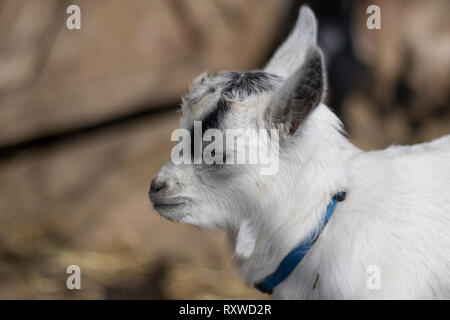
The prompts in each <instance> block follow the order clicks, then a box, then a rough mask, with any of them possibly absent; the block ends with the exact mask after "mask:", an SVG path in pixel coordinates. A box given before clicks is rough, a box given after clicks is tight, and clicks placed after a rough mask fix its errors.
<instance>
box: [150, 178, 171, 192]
mask: <svg viewBox="0 0 450 320" xmlns="http://www.w3.org/2000/svg"><path fill="white" fill-rule="evenodd" d="M166 187H167V184H166V182H165V181H160V180H156V179H153V180H152V184H151V185H150V193H156V192H158V191H161V190H162V189H164V188H166Z"/></svg>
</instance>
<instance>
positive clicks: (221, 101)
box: [149, 6, 450, 299]
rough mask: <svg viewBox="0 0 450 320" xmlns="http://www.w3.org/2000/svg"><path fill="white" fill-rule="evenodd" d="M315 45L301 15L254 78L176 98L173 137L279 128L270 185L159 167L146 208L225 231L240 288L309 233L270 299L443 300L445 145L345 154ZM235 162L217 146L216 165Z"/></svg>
mask: <svg viewBox="0 0 450 320" xmlns="http://www.w3.org/2000/svg"><path fill="white" fill-rule="evenodd" d="M316 38H317V22H316V18H315V16H314V13H313V12H312V11H311V9H309V8H308V7H306V6H303V7H302V8H301V9H300V13H299V18H298V21H297V23H296V26H295V27H294V29H293V31H292V32H291V34H290V35H289V37H288V38H287V40H285V42H284V43H283V44H282V45H281V46H280V48H279V49H278V50H277V51H276V52H275V54H274V56H273V57H272V58H271V60H270V61H269V63H268V64H267V65H266V67H265V68H264V69H263V70H256V71H251V72H245V73H241V72H219V73H216V74H209V73H207V72H205V73H203V74H202V75H200V76H199V77H198V78H197V79H196V80H194V82H193V84H192V86H191V88H190V92H189V94H188V95H187V96H185V97H184V98H183V102H182V116H181V121H180V128H184V129H186V130H188V131H191V132H192V128H193V123H194V122H195V121H201V122H202V124H203V128H202V133H204V132H205V131H206V130H207V129H211V128H215V129H218V130H220V131H222V132H223V131H225V130H226V129H233V128H234V129H238V128H241V129H247V128H253V129H256V128H258V129H261V128H263V129H266V130H267V129H273V128H275V129H277V132H278V134H279V154H278V157H279V166H278V171H277V173H276V174H273V175H262V174H260V172H259V171H258V169H257V168H258V165H250V164H243V165H227V164H217V163H214V164H205V163H197V164H196V163H190V164H189V163H180V164H175V163H174V161H172V160H169V161H167V162H166V164H165V165H164V166H163V168H162V169H161V170H160V171H159V173H158V174H157V175H156V177H155V178H154V179H153V180H152V183H151V187H150V192H149V197H150V200H151V201H152V202H153V205H154V207H155V209H156V210H157V211H158V212H159V214H161V215H162V216H164V217H166V218H168V219H170V220H173V221H176V222H181V223H185V224H189V225H193V226H197V227H199V228H203V229H222V230H225V231H226V232H227V234H228V236H229V239H230V241H231V244H232V246H233V248H234V252H235V261H236V264H237V266H238V269H239V271H240V273H241V275H242V277H243V278H244V280H245V281H246V282H247V283H248V284H258V283H260V282H261V281H262V280H264V279H265V278H267V276H269V275H271V274H273V273H274V271H275V270H278V268H280V265H281V264H280V262H281V261H284V260H283V259H284V258H285V257H286V256H288V255H289V253H290V252H292V250H293V249H294V248H296V247H297V246H298V244H299V243H302V241H303V240H304V239H305V238H308V237H309V236H310V235H311V234H312V231H314V230H319V232H318V233H317V234H319V233H320V237H318V239H314V242H311V246H310V247H308V249H309V251H308V252H303V254H304V257H303V260H301V262H300V263H298V262H299V261H297V262H296V263H298V265H297V264H294V265H292V268H291V269H292V270H290V272H289V273H288V274H287V275H285V279H283V281H281V282H280V281H279V283H277V285H276V286H275V287H274V288H273V290H267V291H269V292H271V294H272V297H273V298H275V299H397V298H400V299H422V298H425V299H432V298H444V299H449V298H450V135H447V136H445V137H442V138H440V139H437V140H434V141H432V142H429V143H423V144H418V145H413V146H391V147H389V148H387V149H385V150H379V151H370V152H364V151H362V150H360V149H358V148H357V147H355V146H354V145H353V144H352V143H351V142H350V141H349V140H348V138H347V137H346V135H345V134H344V133H345V132H344V130H343V126H342V124H341V122H340V120H339V119H338V118H337V116H336V115H335V114H334V113H333V112H332V111H331V110H330V109H329V108H328V107H327V106H326V105H325V104H324V103H323V100H324V96H325V92H326V74H325V65H324V58H323V55H322V52H321V50H320V48H318V46H317V43H316V41H317V40H316ZM195 136H196V135H195V134H194V142H193V145H194V144H195V143H196V142H197V141H196V139H198V137H195ZM183 140H184V139H183ZM195 148H196V147H195V146H192V150H194V149H195ZM185 151H186V150H185ZM194 152H195V151H194ZM233 152H236V151H229V150H228V149H227V147H226V148H225V149H224V150H222V153H220V152H217V150H216V153H215V154H214V157H217V158H222V157H223V158H227V157H228V156H229V154H230V153H233ZM186 153H189V152H186ZM188 156H189V157H192V154H190V155H188ZM217 158H215V159H217ZM339 192H345V193H346V196H345V200H344V201H341V202H338V203H337V204H336V203H334V205H335V207H333V208H334V209H335V210H334V213H333V216H332V217H331V218H330V221H329V223H328V224H327V225H326V226H325V227H324V223H323V219H324V213H325V212H327V208H330V205H329V204H330V199H331V198H332V197H333V195H336V194H338V193H339ZM341 200H342V199H341ZM322 228H323V229H322ZM320 231H321V232H320ZM297 260H299V259H297ZM373 266H375V269H373V270H375V271H377V274H376V275H377V278H376V279H378V280H379V283H378V284H376V285H375V286H371V285H370V281H371V280H373V279H371V276H375V274H368V272H369V273H370V272H372V271H370V270H372V269H371V268H374V267H373ZM319 276H320V277H319Z"/></svg>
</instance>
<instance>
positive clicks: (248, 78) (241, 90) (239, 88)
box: [221, 71, 281, 100]
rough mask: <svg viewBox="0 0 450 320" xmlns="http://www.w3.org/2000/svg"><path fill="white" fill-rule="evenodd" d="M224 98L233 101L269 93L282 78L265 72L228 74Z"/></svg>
mask: <svg viewBox="0 0 450 320" xmlns="http://www.w3.org/2000/svg"><path fill="white" fill-rule="evenodd" d="M225 77H226V80H225V83H224V87H223V89H222V92H221V94H222V96H223V97H226V98H229V99H232V98H235V97H237V98H239V99H241V100H242V99H245V98H246V97H248V96H250V95H253V94H259V93H263V92H267V91H272V90H273V89H274V88H275V87H276V86H277V85H278V84H279V83H280V80H281V79H280V77H278V76H276V75H274V74H270V73H267V72H264V71H250V72H245V73H242V72H228V73H227V74H226V75H225Z"/></svg>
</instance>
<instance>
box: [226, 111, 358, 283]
mask: <svg viewBox="0 0 450 320" xmlns="http://www.w3.org/2000/svg"><path fill="white" fill-rule="evenodd" d="M302 126H303V127H302V128H301V131H300V132H298V137H295V138H296V141H298V142H297V143H296V145H295V146H292V147H291V148H292V150H290V151H289V152H291V153H292V159H294V160H292V161H291V162H292V163H280V171H279V174H278V175H277V177H273V178H272V179H273V181H274V182H272V183H278V184H280V185H279V187H278V186H277V188H278V192H277V200H276V201H274V203H273V204H264V206H263V208H261V209H260V210H261V212H254V213H253V215H252V216H253V217H255V221H253V226H254V229H255V233H256V239H257V241H256V244H255V248H254V250H253V253H252V254H251V256H250V257H249V258H244V259H240V258H239V257H237V259H236V260H237V261H236V262H237V264H238V266H239V269H240V271H241V273H242V274H243V276H244V278H245V280H246V281H247V282H248V283H255V282H256V281H259V280H261V279H263V278H265V277H266V276H268V275H269V274H271V273H272V272H274V271H275V269H276V268H277V266H278V265H279V263H280V262H281V260H282V259H283V258H284V257H285V256H286V255H287V254H288V253H289V251H290V250H292V249H293V248H294V247H296V246H297V245H298V244H299V243H300V241H301V240H302V239H304V237H305V236H306V235H307V234H308V232H309V231H311V230H312V229H313V228H314V227H316V226H318V224H319V223H320V221H321V219H322V218H323V214H324V213H325V210H326V207H327V205H328V203H329V202H330V200H331V199H330V197H331V196H332V195H333V194H335V193H336V192H338V191H343V190H345V189H346V187H347V186H348V184H347V174H346V173H347V172H348V167H349V166H350V164H351V160H352V159H353V158H354V157H355V155H356V154H358V153H359V152H360V151H359V150H358V149H357V148H356V147H354V146H353V145H352V144H351V143H350V142H349V141H348V140H347V138H346V137H345V136H343V135H342V134H341V132H340V122H339V120H338V119H337V117H336V116H335V115H334V114H333V113H332V112H331V111H330V110H329V109H328V108H327V107H326V106H325V105H321V106H319V107H318V108H317V109H316V110H315V111H314V112H313V113H312V114H311V115H310V116H309V118H308V119H307V120H306V121H305V123H304V124H303V125H302ZM294 149H295V150H294ZM234 234H236V233H234ZM231 237H232V241H235V240H236V239H235V238H233V235H232V236H231Z"/></svg>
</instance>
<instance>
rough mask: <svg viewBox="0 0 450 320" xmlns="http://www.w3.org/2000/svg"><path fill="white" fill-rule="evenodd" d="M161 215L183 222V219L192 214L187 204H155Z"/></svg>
mask: <svg viewBox="0 0 450 320" xmlns="http://www.w3.org/2000/svg"><path fill="white" fill-rule="evenodd" d="M153 207H154V208H155V210H156V212H158V213H159V215H160V216H162V217H164V218H166V219H167V220H170V221H173V222H181V223H183V219H184V218H185V217H187V216H189V215H190V213H189V211H188V210H187V208H186V205H185V204H154V205H153Z"/></svg>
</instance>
